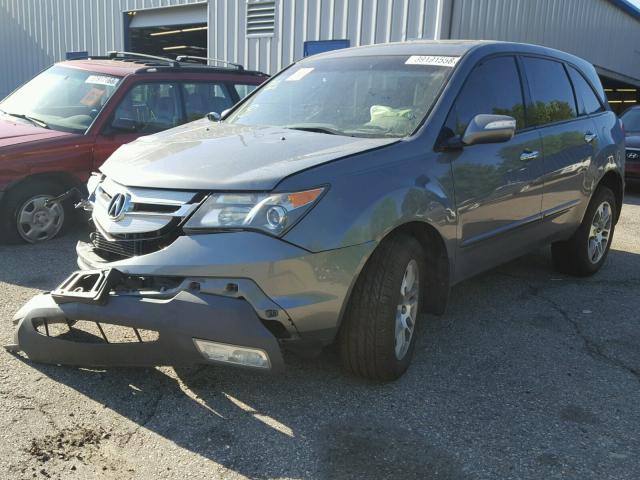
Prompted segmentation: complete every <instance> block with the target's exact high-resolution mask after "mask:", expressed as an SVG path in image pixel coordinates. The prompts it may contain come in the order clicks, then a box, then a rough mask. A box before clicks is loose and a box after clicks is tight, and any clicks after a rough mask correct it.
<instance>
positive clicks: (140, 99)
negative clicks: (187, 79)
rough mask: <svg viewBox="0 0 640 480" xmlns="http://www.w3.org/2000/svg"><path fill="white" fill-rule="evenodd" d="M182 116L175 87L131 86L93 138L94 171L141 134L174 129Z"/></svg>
mask: <svg viewBox="0 0 640 480" xmlns="http://www.w3.org/2000/svg"><path fill="white" fill-rule="evenodd" d="M183 118H184V114H183V109H182V105H181V102H180V96H179V93H178V87H177V85H176V84H175V83H170V82H148V83H137V84H134V85H132V87H131V89H130V90H129V91H128V92H127V93H126V94H125V96H124V97H123V98H122V100H121V101H120V103H119V104H118V106H117V107H116V109H115V111H114V113H113V114H112V115H111V116H110V118H109V119H108V121H107V122H106V124H105V125H104V126H103V128H102V131H101V132H100V133H99V134H98V137H97V138H96V143H95V148H94V154H93V164H94V169H97V168H99V167H100V165H102V164H103V163H104V162H105V161H106V160H107V159H108V158H109V157H110V156H111V154H112V153H113V152H115V151H116V149H117V148H118V147H120V146H121V145H124V144H125V143H129V142H132V141H133V140H135V139H136V138H138V137H140V136H142V135H151V134H153V133H157V132H160V131H162V130H167V129H169V128H173V127H176V126H178V125H180V124H181V123H182V122H183Z"/></svg>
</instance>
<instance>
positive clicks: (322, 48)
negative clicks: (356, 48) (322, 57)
mask: <svg viewBox="0 0 640 480" xmlns="http://www.w3.org/2000/svg"><path fill="white" fill-rule="evenodd" d="M350 46H351V44H350V42H349V39H344V40H307V41H306V42H304V56H305V57H308V56H310V55H315V54H316V53H322V52H330V51H331V50H339V49H341V48H349V47H350Z"/></svg>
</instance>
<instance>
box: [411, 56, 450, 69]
mask: <svg viewBox="0 0 640 480" xmlns="http://www.w3.org/2000/svg"><path fill="white" fill-rule="evenodd" d="M459 59H460V57H445V56H442V55H411V56H410V57H409V58H408V59H407V61H406V62H404V63H405V64H406V65H438V66H441V67H455V66H456V63H458V60H459Z"/></svg>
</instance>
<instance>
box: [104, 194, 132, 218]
mask: <svg viewBox="0 0 640 480" xmlns="http://www.w3.org/2000/svg"><path fill="white" fill-rule="evenodd" d="M130 200H131V197H130V196H129V194H128V193H116V194H115V195H114V196H113V198H111V201H110V202H109V208H108V209H107V214H108V215H109V218H110V219H111V220H113V221H114V222H119V221H120V220H122V219H123V218H124V216H125V214H126V213H127V212H128V211H129V202H130Z"/></svg>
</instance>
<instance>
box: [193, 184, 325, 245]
mask: <svg viewBox="0 0 640 480" xmlns="http://www.w3.org/2000/svg"><path fill="white" fill-rule="evenodd" d="M324 190H325V189H324V188H314V189H313V190H305V191H302V192H293V193H213V194H211V195H210V196H209V197H208V198H207V199H206V200H205V201H204V202H203V203H202V205H200V207H198V209H197V210H196V212H195V213H194V214H193V216H192V217H191V218H190V219H189V220H188V221H187V223H186V224H185V225H184V230H186V231H193V232H197V231H207V230H209V231H211V230H262V231H264V232H266V233H269V234H271V235H278V236H279V235H282V234H283V233H284V232H285V231H286V230H287V229H288V228H289V227H291V226H292V225H294V224H295V223H296V222H297V221H298V220H299V219H300V218H301V217H302V216H303V215H304V214H305V213H306V212H307V211H308V210H309V209H311V207H313V205H315V203H316V202H317V201H318V200H319V199H320V197H321V195H322V193H323V192H324Z"/></svg>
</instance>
